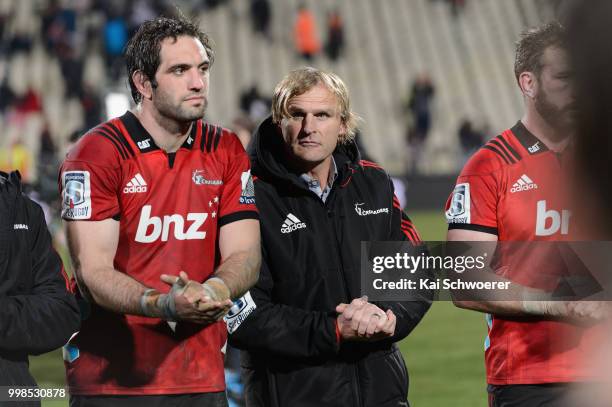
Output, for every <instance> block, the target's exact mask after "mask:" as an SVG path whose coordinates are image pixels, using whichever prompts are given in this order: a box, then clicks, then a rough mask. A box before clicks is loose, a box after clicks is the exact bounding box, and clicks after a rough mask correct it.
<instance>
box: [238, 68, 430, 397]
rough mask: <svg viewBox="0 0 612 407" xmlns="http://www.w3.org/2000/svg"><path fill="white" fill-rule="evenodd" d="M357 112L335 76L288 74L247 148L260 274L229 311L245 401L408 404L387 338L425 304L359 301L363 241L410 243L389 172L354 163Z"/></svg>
mask: <svg viewBox="0 0 612 407" xmlns="http://www.w3.org/2000/svg"><path fill="white" fill-rule="evenodd" d="M356 125H357V116H356V115H355V114H354V113H353V112H352V111H351V109H350V100H349V95H348V90H347V88H346V86H345V85H344V83H343V82H342V80H341V79H340V78H339V77H338V76H337V75H335V74H333V73H329V72H324V71H320V70H317V69H314V68H301V69H297V70H295V71H292V72H290V73H289V74H288V75H287V76H286V77H285V78H284V79H283V80H282V81H281V82H280V83H279V84H278V86H277V87H276V90H275V92H274V96H273V101H272V116H271V117H269V118H268V119H267V120H265V121H264V122H263V123H262V124H261V125H260V127H259V128H258V130H257V131H256V133H255V136H254V140H253V143H252V144H251V145H252V148H251V152H250V158H251V163H252V170H253V174H254V176H255V182H254V185H255V196H256V200H257V203H258V208H259V210H260V213H261V230H262V257H263V263H262V268H261V271H260V278H259V281H258V283H257V284H256V286H255V287H254V288H253V289H251V291H250V293H249V294H247V295H246V296H245V297H244V298H243V299H242V301H241V302H240V303H239V304H238V306H236V307H235V309H233V310H232V311H231V312H230V315H229V317H228V318H227V323H228V329H229V331H230V334H231V341H232V343H233V344H234V345H235V346H236V347H238V348H241V349H243V350H244V352H243V355H242V356H243V359H242V364H243V369H244V370H243V372H244V373H245V381H246V383H245V384H246V389H245V393H246V399H247V405H248V406H298V405H300V406H301V405H316V406H407V405H408V402H407V394H408V375H407V371H406V367H405V365H404V360H403V358H402V355H401V353H400V352H399V350H398V348H397V347H396V345H395V342H397V341H399V340H401V339H403V338H404V337H406V336H407V335H408V333H409V332H410V331H411V330H412V329H413V328H414V327H415V326H416V324H417V323H418V322H419V321H420V319H421V318H422V317H423V315H424V314H425V312H426V311H427V309H428V307H429V303H428V302H426V301H423V302H411V303H397V302H395V303H394V302H377V303H371V302H368V300H367V298H365V297H360V273H359V269H360V242H361V241H370V240H372V241H373V240H378V241H386V240H398V241H399V240H407V241H411V242H413V243H416V242H418V241H419V236H418V233H417V231H416V229H415V228H414V227H413V226H412V223H411V222H410V220H409V219H408V218H407V217H406V216H405V215H404V214H403V213H402V211H401V210H400V207H399V202H398V200H397V198H396V197H395V195H394V192H393V185H392V183H391V180H390V179H389V176H388V174H387V173H386V172H385V171H384V170H383V169H382V168H381V167H379V166H378V165H376V164H374V163H372V162H368V161H363V160H361V159H360V154H359V151H358V149H357V147H356V145H355V142H354V140H353V139H354V134H355V130H356Z"/></svg>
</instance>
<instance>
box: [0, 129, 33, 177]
mask: <svg viewBox="0 0 612 407" xmlns="http://www.w3.org/2000/svg"><path fill="white" fill-rule="evenodd" d="M32 165H33V160H32V153H31V152H30V150H28V148H27V147H26V146H25V145H24V144H23V142H22V140H21V137H20V136H14V138H13V139H12V140H11V141H10V142H9V144H8V145H7V146H5V147H3V148H2V149H0V171H4V172H9V171H11V170H17V171H19V172H20V173H21V174H22V179H23V182H25V183H27V184H29V183H30V182H32V179H31V174H32V171H31V168H32Z"/></svg>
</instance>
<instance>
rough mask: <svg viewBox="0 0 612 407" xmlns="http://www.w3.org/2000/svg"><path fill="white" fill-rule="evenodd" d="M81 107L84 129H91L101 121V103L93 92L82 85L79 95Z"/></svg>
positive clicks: (87, 86)
mask: <svg viewBox="0 0 612 407" xmlns="http://www.w3.org/2000/svg"><path fill="white" fill-rule="evenodd" d="M81 106H83V112H84V115H85V117H84V119H85V120H84V121H85V129H91V128H93V127H95V126H97V125H98V123H100V120H102V101H101V99H100V95H98V94H97V93H96V92H95V90H94V89H93V88H92V87H91V86H89V85H87V84H84V85H83V87H82V93H81Z"/></svg>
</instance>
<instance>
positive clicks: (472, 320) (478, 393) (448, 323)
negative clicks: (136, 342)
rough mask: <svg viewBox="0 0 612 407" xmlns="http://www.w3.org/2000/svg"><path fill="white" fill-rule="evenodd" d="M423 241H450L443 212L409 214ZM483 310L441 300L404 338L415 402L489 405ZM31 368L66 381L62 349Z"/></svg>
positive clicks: (423, 406) (428, 406) (44, 379)
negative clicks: (458, 306)
mask: <svg viewBox="0 0 612 407" xmlns="http://www.w3.org/2000/svg"><path fill="white" fill-rule="evenodd" d="M409 215H410V217H411V218H412V220H413V221H414V223H415V225H416V227H417V229H418V230H419V232H420V233H421V237H422V238H423V240H427V241H433V240H444V237H445V233H446V225H445V223H444V219H443V217H442V215H441V214H439V213H434V212H412V213H410V214H409ZM485 335H486V324H485V321H484V316H483V315H482V314H479V313H476V312H470V311H464V310H460V309H457V308H455V307H454V306H453V304H452V303H450V302H436V303H435V304H434V305H433V306H432V307H431V309H430V311H429V312H428V313H427V315H426V316H425V318H424V319H423V321H422V322H421V323H420V324H419V325H418V326H417V328H416V329H415V330H414V332H413V333H412V334H411V335H410V336H409V337H408V338H407V339H406V340H404V341H402V342H401V343H400V347H401V349H402V352H403V354H404V357H405V358H406V363H407V365H408V370H409V372H410V395H409V399H410V403H411V406H412V407H440V406H449V405H452V406H457V407H485V406H486V405H487V403H486V391H485V388H486V385H485V376H484V360H483V358H484V352H483V341H484V337H485ZM30 368H31V370H32V373H33V375H34V377H35V378H36V379H37V380H38V383H39V385H40V386H41V387H58V386H64V384H65V380H64V366H63V362H62V357H61V352H60V351H56V352H51V353H48V354H45V355H42V356H39V357H34V358H31V364H30ZM67 405H68V402H67V400H54V401H47V402H43V406H44V407H60V406H61V407H65V406H67Z"/></svg>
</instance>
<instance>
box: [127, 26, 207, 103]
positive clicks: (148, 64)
mask: <svg viewBox="0 0 612 407" xmlns="http://www.w3.org/2000/svg"><path fill="white" fill-rule="evenodd" d="M181 35H186V36H190V37H194V38H197V39H198V40H200V42H201V43H202V45H203V46H204V48H205V49H206V54H207V55H208V58H209V59H210V64H211V65H212V63H213V62H214V53H213V50H212V47H211V44H210V42H211V41H210V39H209V37H208V35H206V34H205V33H204V32H203V31H202V30H200V29H199V28H198V26H197V25H196V24H195V23H193V22H191V21H189V20H187V19H186V18H184V17H182V16H178V17H171V18H169V17H158V18H156V19H154V20H149V21H145V22H144V23H143V24H142V25H141V26H140V27H139V28H138V31H136V33H135V34H134V35H133V36H132V38H130V40H129V41H128V43H127V45H126V47H125V64H126V68H127V74H128V81H129V83H130V91H131V92H132V99H134V102H136V103H140V101H141V100H142V95H141V94H140V93H139V92H138V90H137V89H136V85H134V80H133V79H132V75H133V74H134V72H136V71H142V73H143V74H144V75H146V77H147V78H148V79H149V80H150V81H151V82H152V83H153V84H154V85H155V72H157V68H159V64H160V62H161V61H160V56H159V53H160V51H161V43H162V41H163V40H165V39H166V38H174V39H175V40H176V38H177V37H179V36H181Z"/></svg>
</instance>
